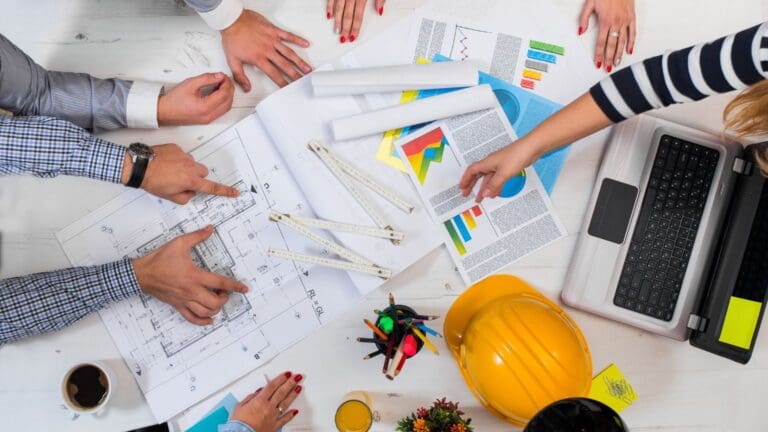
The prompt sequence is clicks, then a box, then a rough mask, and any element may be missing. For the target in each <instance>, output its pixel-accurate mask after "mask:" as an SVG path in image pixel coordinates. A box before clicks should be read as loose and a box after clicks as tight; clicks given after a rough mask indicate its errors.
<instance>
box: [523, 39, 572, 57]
mask: <svg viewBox="0 0 768 432" xmlns="http://www.w3.org/2000/svg"><path fill="white" fill-rule="evenodd" d="M528 46H530V47H531V48H533V49H537V50H539V51H546V52H550V53H552V54H557V55H565V48H563V47H561V46H559V45H554V44H549V43H546V42H541V41H536V40H531V41H530V42H529V43H528Z"/></svg>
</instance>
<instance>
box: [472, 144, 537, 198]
mask: <svg viewBox="0 0 768 432" xmlns="http://www.w3.org/2000/svg"><path fill="white" fill-rule="evenodd" d="M536 155H537V153H536V152H535V151H531V150H530V149H529V147H528V145H527V144H526V143H524V142H523V141H522V140H518V141H515V142H514V143H512V144H510V145H508V146H506V147H504V148H503V149H501V150H497V151H496V152H494V153H491V154H490V155H488V156H487V157H485V158H484V159H482V160H480V161H477V162H475V163H473V164H472V165H470V166H469V167H467V170H466V171H464V175H463V176H462V177H461V181H460V182H459V188H460V189H461V194H462V195H463V196H465V197H466V196H469V194H470V193H471V192H472V189H474V187H475V184H476V183H477V181H478V180H480V179H481V178H482V179H483V182H482V185H481V187H480V191H479V192H478V193H477V196H476V197H475V200H476V201H477V202H481V201H482V200H483V199H485V198H496V197H497V196H499V194H500V193H501V188H502V186H504V183H505V182H506V181H507V180H509V179H510V178H512V177H513V176H514V175H516V174H518V173H519V172H520V171H521V170H522V169H524V168H525V167H527V166H530V165H531V164H532V163H533V161H535V160H536V159H537V158H538V157H537V156H536Z"/></svg>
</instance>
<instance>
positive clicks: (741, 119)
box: [723, 81, 768, 176]
mask: <svg viewBox="0 0 768 432" xmlns="http://www.w3.org/2000/svg"><path fill="white" fill-rule="evenodd" d="M723 122H724V123H725V127H726V129H728V130H730V131H732V132H734V133H735V134H736V136H735V139H736V140H739V139H741V138H745V137H748V136H755V135H768V81H762V82H760V83H758V84H755V85H753V86H751V87H749V88H747V89H746V90H744V91H742V92H741V93H739V95H738V96H736V98H735V99H734V100H732V101H731V102H730V103H729V104H728V106H726V107H725V111H723ZM755 159H756V160H757V163H758V165H760V170H761V171H762V172H763V175H764V176H768V148H766V147H765V146H760V147H755Z"/></svg>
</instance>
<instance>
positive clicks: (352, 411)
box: [336, 391, 373, 432]
mask: <svg viewBox="0 0 768 432" xmlns="http://www.w3.org/2000/svg"><path fill="white" fill-rule="evenodd" d="M371 405H372V399H371V397H370V395H369V394H368V393H366V392H364V391H353V392H349V393H347V394H346V395H345V396H344V400H343V402H342V403H341V405H339V408H338V409H336V429H338V430H339V432H368V431H369V430H371V426H372V425H373V408H372V407H371Z"/></svg>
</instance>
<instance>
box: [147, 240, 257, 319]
mask: <svg viewBox="0 0 768 432" xmlns="http://www.w3.org/2000/svg"><path fill="white" fill-rule="evenodd" d="M212 233H213V227H211V226H210V225H209V226H207V227H205V228H203V229H201V230H199V231H195V232H191V233H189V234H184V235H182V236H179V237H177V238H175V239H173V240H171V241H170V242H168V243H167V244H165V245H164V246H162V247H160V248H159V249H157V250H155V251H153V252H150V253H149V254H148V255H145V256H143V257H141V258H137V259H134V260H133V270H134V273H135V274H136V280H137V281H138V282H139V286H140V287H141V290H142V291H144V292H145V293H146V294H149V295H151V296H153V297H155V298H156V299H158V300H160V301H161V302H163V303H166V304H169V305H171V306H173V307H174V308H175V309H176V310H177V311H179V313H180V314H181V316H183V317H184V318H185V319H186V320H187V321H189V322H191V323H194V324H198V325H206V324H211V323H213V320H212V319H211V317H212V316H214V315H216V314H217V313H219V311H220V310H221V307H222V306H224V303H226V302H227V299H228V298H229V294H228V293H229V292H239V293H245V292H248V287H246V286H245V285H244V284H242V283H240V282H237V281H233V280H232V279H228V278H225V277H224V276H221V275H219V274H216V273H210V272H207V271H205V270H203V269H201V268H200V267H198V266H197V265H195V263H194V262H193V261H192V256H191V255H190V251H191V249H192V248H193V247H195V245H197V244H199V243H202V242H204V241H205V240H207V239H208V237H210V236H211V234H212Z"/></svg>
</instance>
